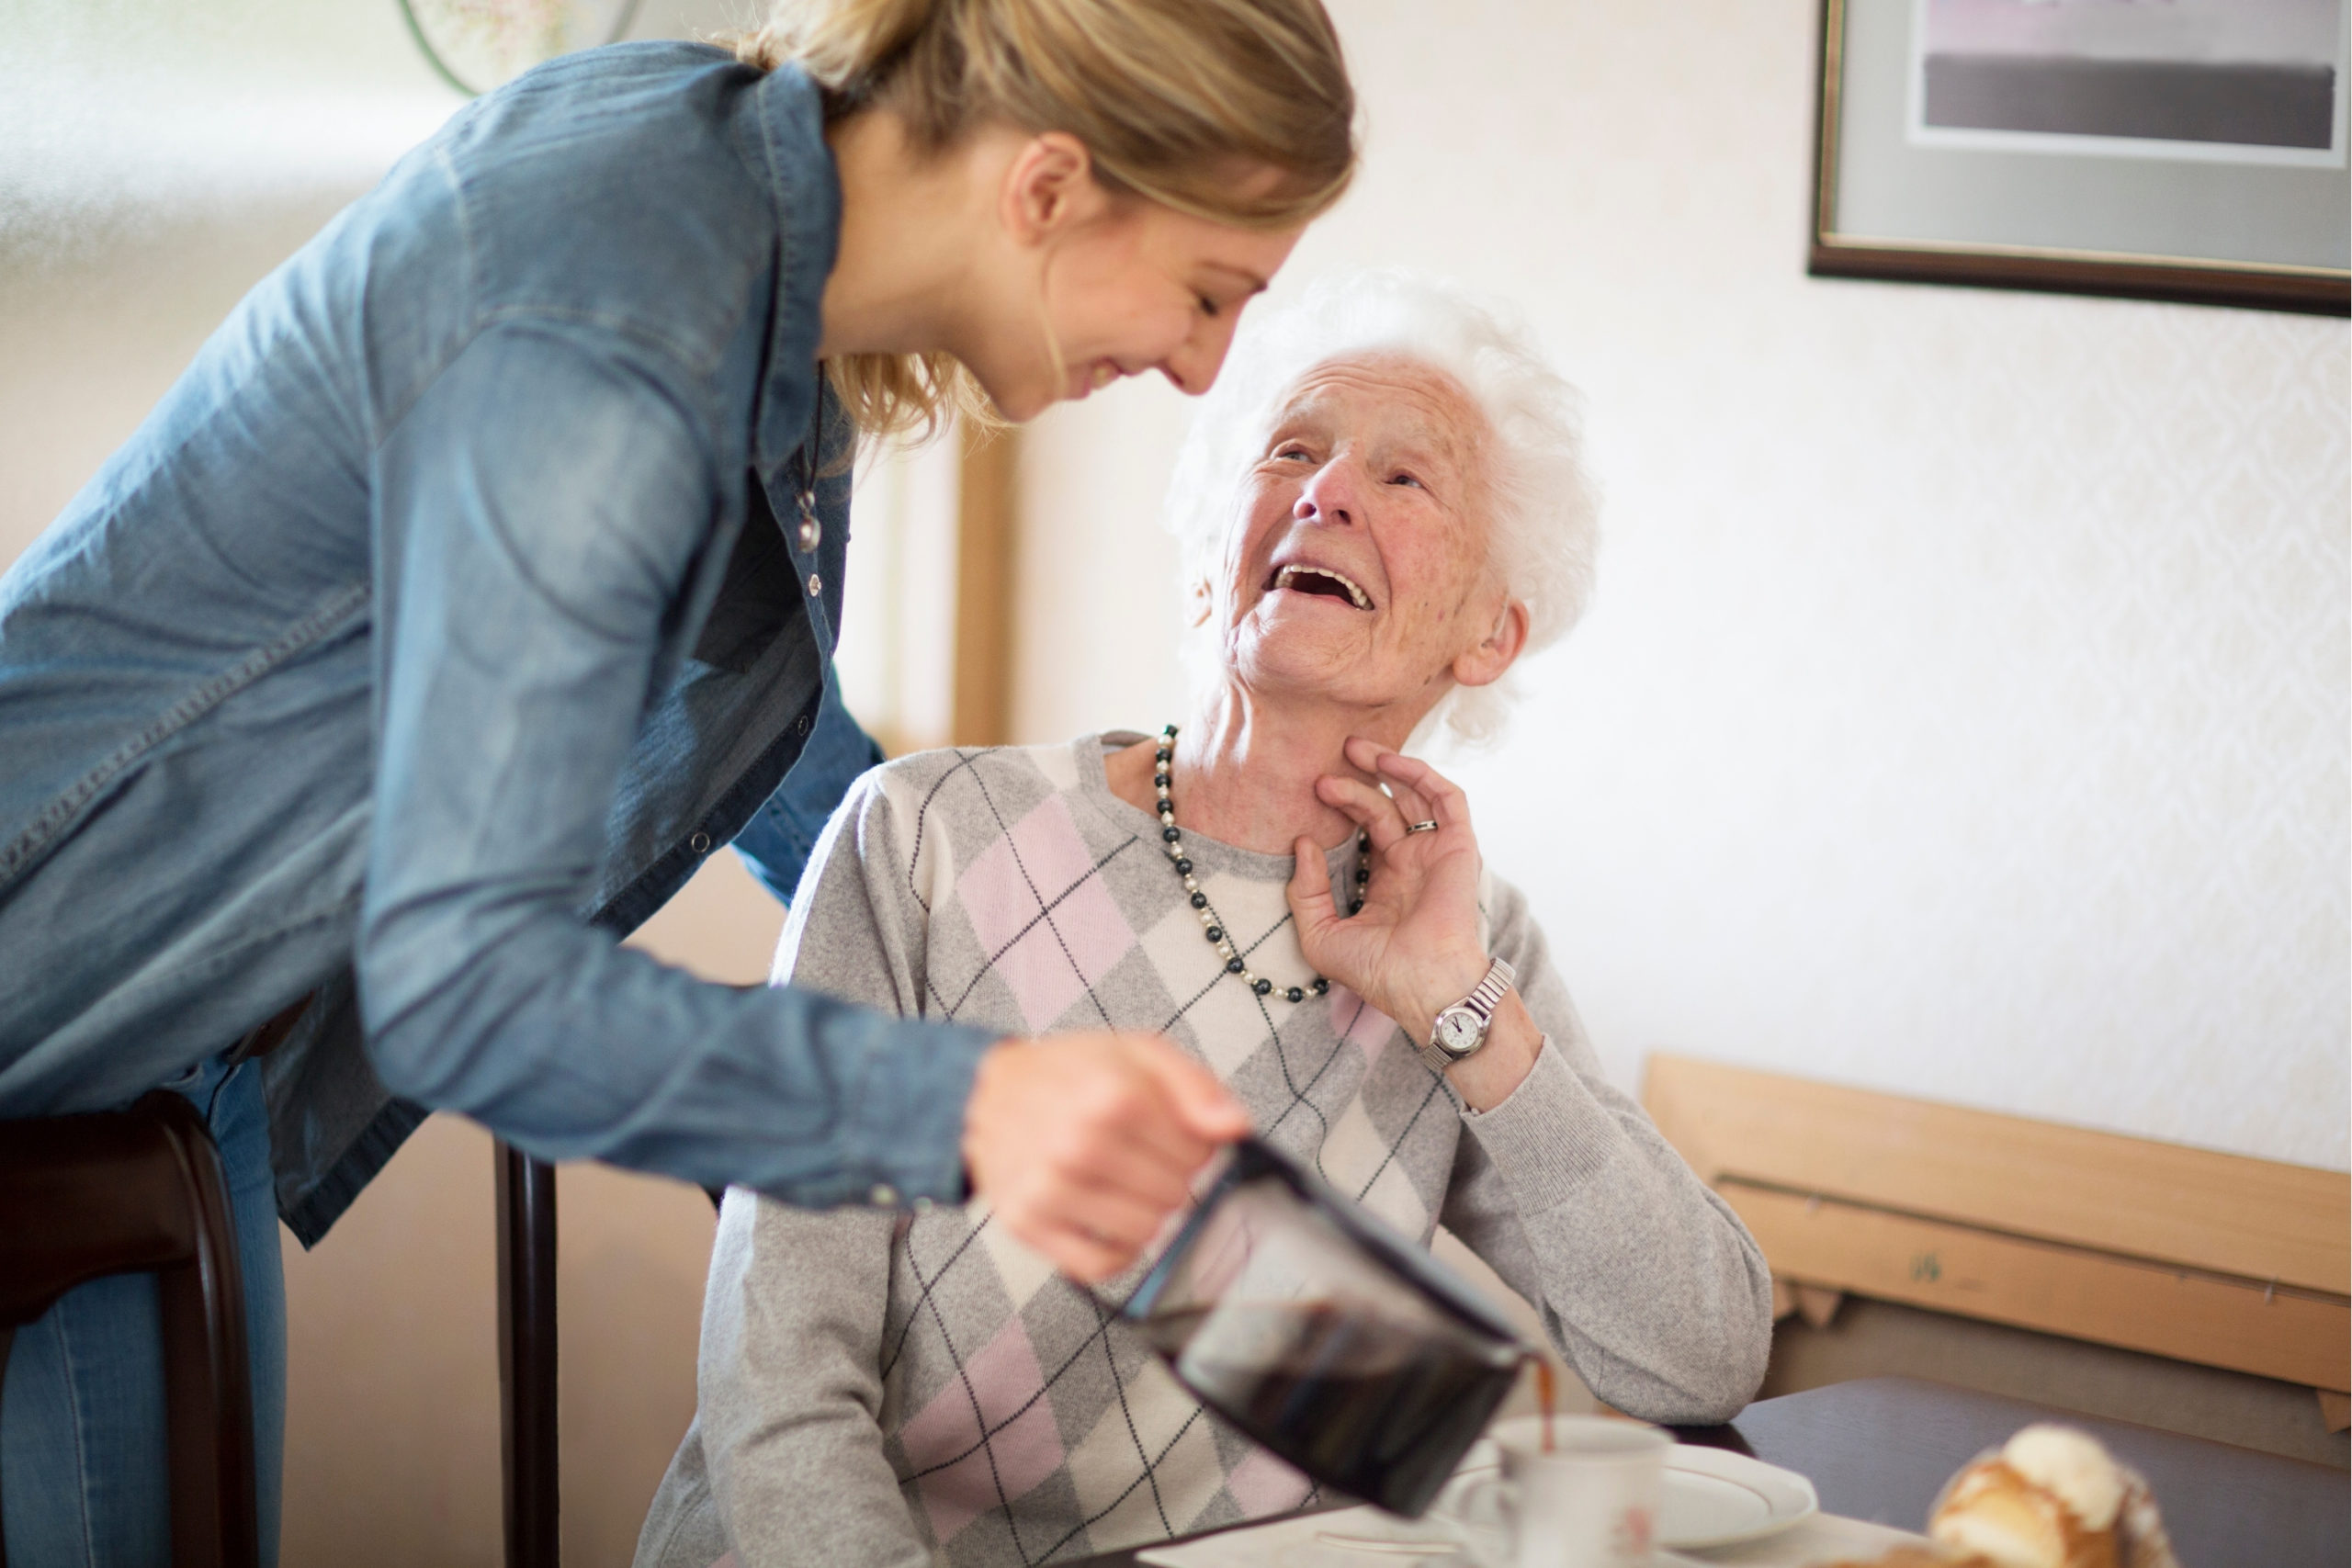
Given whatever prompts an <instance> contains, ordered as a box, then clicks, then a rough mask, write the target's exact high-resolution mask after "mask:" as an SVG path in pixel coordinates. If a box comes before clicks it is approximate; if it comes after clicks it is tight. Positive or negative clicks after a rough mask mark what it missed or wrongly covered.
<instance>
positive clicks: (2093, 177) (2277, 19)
mask: <svg viewBox="0 0 2352 1568" xmlns="http://www.w3.org/2000/svg"><path fill="white" fill-rule="evenodd" d="M2327 10H2332V11H2333V12H2334V27H2333V34H2334V36H2333V40H2332V44H2331V43H2328V42H2326V41H2325V39H2326V33H2327V31H2328V28H2327V26H2326V17H2325V15H2324V13H2325V12H2326V11H2327ZM2347 12H2352V0H2172V3H2170V4H2167V5H2165V6H2161V7H2159V6H2151V5H2147V4H2145V0H2141V3H2140V4H2134V3H2133V0H1823V4H1822V7H1821V37H1820V50H1819V53H1818V56H1817V60H1818V62H1819V78H1818V83H1817V92H1816V95H1815V107H1816V110H1817V116H1816V119H1815V149H1814V151H1815V158H1814V176H1815V186H1814V205H1813V234H1812V243H1811V247H1810V254H1809V259H1808V264H1807V268H1806V270H1807V271H1808V272H1809V273H1810V274H1812V275H1813V276H1818V277H1855V278H1874V279H1883V280H1893V281H1904V282H1919V283H1944V284H1962V285H1968V286H1973V287H1980V288H2025V289H2041V290H2050V291H2056V292H2061V293H2074V294H2100V295H2113V296H2120V297H2123V298H2129V299H2162V300H2173V301H2180V302H2186V303H2191V304H2203V305H2226V306H2241V307H2251V308H2256V309H2264V310H2294V311H2302V312H2308V313H2312V314H2318V315H2334V316H2343V315H2346V314H2352V265H2348V264H2352V255H2347V254H2346V253H2347V251H2352V171H2347V164H2346V144H2347V135H2346V68H2345V66H2346V44H2347V38H2348V37H2352V16H2347ZM2239 34H2243V35H2244V36H2243V37H2239V36H2237V35H2239ZM2217 39H2218V42H2217ZM2331 50H2332V54H2331V53H2330V51H2331ZM2233 53H2234V54H2235V55H2238V56H2245V55H2253V56H2256V59H2255V60H2254V61H2253V62H2247V61H2245V60H2244V59H2236V58H2231V56H2232V55H2233ZM2266 54H2267V56H2268V57H2269V58H2268V60H2267V62H2265V60H2264V59H2263V58H2262V57H2263V56H2265V55H2266ZM2167 55H2170V56H2171V58H2167V57H2166V56H2167ZM2217 55H2218V56H2220V57H2221V58H2220V59H2219V60H2218V61H2217V59H2216V58H2215V57H2216V56H2217Z"/></svg>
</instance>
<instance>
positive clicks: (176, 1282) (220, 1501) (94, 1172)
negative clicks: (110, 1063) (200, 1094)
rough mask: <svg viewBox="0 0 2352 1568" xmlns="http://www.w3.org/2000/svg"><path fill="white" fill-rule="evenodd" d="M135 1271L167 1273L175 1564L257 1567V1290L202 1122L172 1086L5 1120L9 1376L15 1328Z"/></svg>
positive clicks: (2, 1337) (3, 1245) (2, 1267)
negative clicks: (115, 1105)
mask: <svg viewBox="0 0 2352 1568" xmlns="http://www.w3.org/2000/svg"><path fill="white" fill-rule="evenodd" d="M130 1273H153V1275H154V1276H155V1283H156V1297H157V1305H158V1307H159V1309H160V1312H161V1317H162V1330H163V1338H164V1410H165V1413H166V1420H167V1423H168V1426H169V1436H168V1450H167V1451H168V1453H169V1455H170V1459H169V1462H170V1465H171V1477H170V1481H171V1500H172V1501H171V1508H172V1561H173V1562H175V1564H178V1565H179V1568H252V1565H253V1564H254V1563H255V1562H256V1561H257V1560H258V1555H259V1540H260V1536H259V1532H258V1530H257V1529H256V1528H255V1520H254V1443H253V1390H252V1386H251V1382H250V1371H249V1366H248V1362H247V1360H246V1346H245V1292H244V1284H243V1276H242V1275H241V1274H240V1273H239V1271H238V1268H237V1242H236V1229H235V1224H234V1221H233V1220H232V1217H231V1214H230V1211H229V1191H228V1186H227V1183H226V1182H225V1181H224V1180H223V1179H222V1177H221V1172H220V1153H219V1151H218V1150H216V1149H215V1148H214V1147H213V1146H212V1139H211V1136H210V1134H209V1133H207V1132H206V1130H205V1126H204V1122H202V1120H201V1119H199V1118H198V1115H197V1113H196V1111H195V1108H194V1107H192V1106H190V1105H189V1104H188V1102H187V1100H186V1099H184V1098H182V1097H181V1096H179V1095H176V1094H173V1093H171V1092H169V1091H168V1090H157V1091H156V1092H155V1093H153V1094H150V1095H148V1096H147V1097H146V1098H145V1099H143V1100H140V1101H139V1103H138V1104H137V1105H135V1106H133V1107H132V1108H131V1109H130V1110H129V1111H114V1112H107V1113H105V1114H99V1115H88V1116H54V1117H44V1118H40V1119H38V1120H31V1121H17V1122H0V1379H5V1378H6V1372H7V1364H8V1350H9V1348H10V1345H11V1342H12V1341H13V1340H14V1338H15V1336H16V1331H17V1329H18V1328H21V1327H23V1326H24V1325H27V1324H29V1323H31V1322H33V1321H34V1320H35V1319H37V1318H39V1317H40V1316H41V1314H44V1313H46V1312H47V1311H48V1310H49V1309H50V1307H51V1304H52V1303H55V1302H56V1300H57V1298H58V1297H60V1296H62V1295H63V1294H64V1293H65V1292H68V1291H70V1290H72V1289H74V1287H75V1286H76V1285H80V1284H83V1283H85V1282H87V1281H88V1280H96V1279H98V1278H100V1277H102V1276H105V1275H107V1274H130ZM0 1541H5V1537H0ZM5 1565H6V1547H5V1544H0V1568H5Z"/></svg>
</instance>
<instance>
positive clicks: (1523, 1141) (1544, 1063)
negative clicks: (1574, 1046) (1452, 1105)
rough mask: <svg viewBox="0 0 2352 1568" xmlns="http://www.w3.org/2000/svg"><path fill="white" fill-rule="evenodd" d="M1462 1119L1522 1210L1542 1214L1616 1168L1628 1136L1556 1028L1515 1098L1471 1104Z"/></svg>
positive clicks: (1520, 1085) (1513, 1202) (1513, 1203)
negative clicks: (1564, 1050)
mask: <svg viewBox="0 0 2352 1568" xmlns="http://www.w3.org/2000/svg"><path fill="white" fill-rule="evenodd" d="M1462 1120H1463V1122H1464V1124H1465V1125H1466V1126H1468V1128H1469V1129H1470V1133H1471V1135H1472V1136H1473V1137H1475V1138H1476V1139H1477V1140H1478V1145H1479V1147H1481V1148H1482V1149H1484V1150H1485V1151H1486V1153H1487V1158H1488V1159H1490V1160H1492V1161H1493V1162H1494V1165H1495V1169H1496V1170H1497V1172H1498V1173H1499V1174H1500V1175H1501V1177H1502V1179H1503V1182H1504V1185H1506V1186H1507V1187H1509V1188H1510V1194H1511V1206H1512V1207H1513V1208H1514V1209H1516V1210H1517V1211H1518V1212H1519V1213H1522V1214H1540V1213H1544V1211H1545V1210H1547V1209H1553V1208H1557V1207H1558V1206H1559V1205H1560V1204H1562V1203H1565V1202H1566V1201H1569V1200H1570V1199H1571V1198H1573V1197H1575V1196H1576V1194H1577V1190H1579V1189H1580V1188H1582V1187H1584V1186H1585V1185H1586V1184H1588V1183H1589V1182H1590V1181H1592V1180H1593V1179H1595V1178H1597V1177H1599V1176H1600V1174H1601V1173H1602V1172H1603V1171H1605V1170H1607V1169H1608V1168H1609V1167H1610V1165H1611V1163H1612V1161H1613V1158H1614V1156H1615V1153H1616V1149H1617V1146H1618V1144H1619V1142H1620V1139H1621V1137H1622V1134H1620V1133H1619V1131H1618V1128H1617V1124H1616V1122H1614V1121H1613V1120H1612V1119H1611V1116H1610V1114H1609V1111H1608V1108H1607V1107H1605V1106H1603V1105H1602V1104H1601V1103H1600V1100H1596V1099H1595V1098H1593V1094H1592V1091H1591V1090H1590V1089H1587V1088H1585V1085H1584V1080H1583V1079H1581V1078H1579V1077H1577V1074H1576V1069H1575V1068H1573V1067H1571V1066H1568V1061H1567V1058H1566V1056H1564V1055H1561V1054H1560V1053H1559V1051H1558V1050H1557V1049H1556V1048H1555V1047H1554V1045H1553V1044H1552V1037H1551V1036H1550V1035H1548V1034H1547V1035H1545V1036H1544V1044H1543V1046H1542V1048H1541V1049H1540V1050H1538V1051H1537V1052H1536V1054H1535V1065H1534V1066H1532V1067H1530V1068H1529V1069H1528V1071H1527V1076H1526V1077H1523V1078H1521V1080H1520V1082H1519V1087H1518V1088H1517V1089H1513V1090H1511V1091H1510V1098H1509V1099H1507V1100H1504V1101H1503V1102H1502V1103H1501V1104H1500V1105H1498V1106H1496V1107H1495V1108H1494V1109H1493V1110H1491V1111H1473V1110H1471V1109H1469V1108H1468V1107H1467V1106H1464V1108H1463V1111H1462Z"/></svg>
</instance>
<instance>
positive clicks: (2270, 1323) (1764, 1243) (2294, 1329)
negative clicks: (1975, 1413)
mask: <svg viewBox="0 0 2352 1568" xmlns="http://www.w3.org/2000/svg"><path fill="white" fill-rule="evenodd" d="M1722 1192H1723V1196H1724V1199H1725V1201H1728V1202H1729V1203H1730V1204H1731V1206H1732V1207H1733V1208H1734V1209H1735V1210H1736V1211H1737V1212H1738V1213H1739V1217H1740V1218H1741V1219H1742V1220H1744V1221H1745V1222H1747V1228H1748V1229H1749V1231H1751V1232H1752V1233H1754V1235H1755V1236H1756V1240H1757V1243H1758V1245H1759V1246H1761V1247H1763V1248H1764V1256H1765V1257H1766V1258H1770V1260H1771V1264H1772V1272H1773V1274H1774V1276H1775V1277H1776V1278H1778V1277H1781V1276H1786V1277H1787V1278H1788V1279H1790V1280H1796V1281H1811V1282H1815V1283H1818V1284H1822V1285H1833V1286H1836V1287H1838V1288H1839V1289H1841V1290H1849V1291H1854V1292H1859V1293H1860V1294H1862V1295H1868V1296H1876V1297H1878V1298H1880V1299H1882V1300H1885V1301H1896V1302H1906V1303H1910V1304H1912V1305H1914V1306H1923V1307H1929V1308H1932V1309H1934V1310H1936V1311H1938V1312H1948V1313H1954V1314H1959V1315H1962V1316H1965V1317H1973V1318H1981V1319H1985V1320H1989V1321H1991V1322H1995V1323H2007V1324H2013V1325H2017V1326H2018V1327H2020V1328H2031V1329H2037V1330H2039V1331H2041V1332H2042V1333H2045V1334H2063V1335H2065V1336H2067V1337H2071V1338H2076V1339H2090V1340H2095V1341H2097V1342H2098V1343H2099V1344H2102V1345H2119V1346H2121V1347H2123V1348H2126V1349H2131V1350H2144V1351H2147V1352H2149V1353H2151V1354H2153V1355H2158V1356H2171V1357H2174V1358H2176V1359H2181V1360H2188V1361H2196V1362H2199V1363H2201V1364H2203V1365H2206V1366H2215V1367H2228V1368H2230V1369H2232V1370H2233V1371H2242V1372H2253V1373H2255V1374H2256V1375H2257V1376H2260V1377H2267V1378H2279V1379H2282V1380H2284V1381H2286V1382H2297V1383H2303V1384H2305V1385H2307V1386H2310V1387H2313V1388H2324V1389H2333V1390H2335V1391H2338V1392H2343V1391H2345V1390H2346V1389H2352V1376H2347V1373H2352V1309H2347V1307H2346V1304H2345V1303H2343V1302H2342V1301H2340V1300H2336V1301H2320V1300H2316V1299H2314V1298H2312V1297H2311V1296H2307V1295H2301V1294H2298V1293H2292V1292H2284V1291H2281V1292H2272V1293H2271V1294H2269V1296H2268V1297H2267V1299H2266V1298H2265V1293H2264V1292H2262V1291H2261V1290H2259V1289H2249V1288H2248V1287H2247V1286H2245V1285H2244V1284H2239V1283H2235V1282H2232V1281H2229V1280H2218V1279H2214V1278H2211V1277H2210V1276H2206V1275H2199V1274H2194V1273H2188V1274H2176V1273H2172V1272H2168V1271H2165V1270H2163V1269H2157V1268H2154V1267H2152V1266H2150V1265H2146V1264H2135V1263H2128V1262H2124V1261H2122V1260H2120V1259H2119V1258H2113V1257H2110V1256H2105V1255H2101V1254H2098V1253H2087V1252H2080V1251H2076V1250H2075V1249H2074V1248H2072V1247H2064V1246H2043V1245H2039V1244H2037V1243H2034V1242H2030V1241H2020V1240H2017V1239H2014V1238H2012V1237H2007V1236H2002V1235H1993V1234H1991V1233H1989V1232H1986V1231H1980V1230H1973V1229H1970V1228H1968V1227H1966V1226H1962V1225H1951V1224H1942V1223H1940V1222H1939V1221H1935V1220H1926V1219H1918V1218H1915V1217H1912V1216H1909V1215H1905V1214H1894V1213H1884V1212H1883V1211H1878V1210H1871V1209H1858V1208H1854V1207H1852V1206H1850V1205H1849V1204H1844V1203H1840V1202H1838V1201H1835V1200H1834V1199H1831V1200H1823V1201H1818V1202H1814V1201H1808V1200H1806V1199H1804V1198H1800V1197H1796V1196H1794V1195H1792V1194H1790V1193H1786V1192H1776V1191H1768V1190H1763V1189H1760V1188H1755V1187H1749V1186H1747V1185H1745V1184H1743V1183H1741V1182H1738V1181H1730V1182H1726V1183H1725V1184H1724V1187H1723V1188H1722ZM1800 1293H1802V1286H1800Z"/></svg>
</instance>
